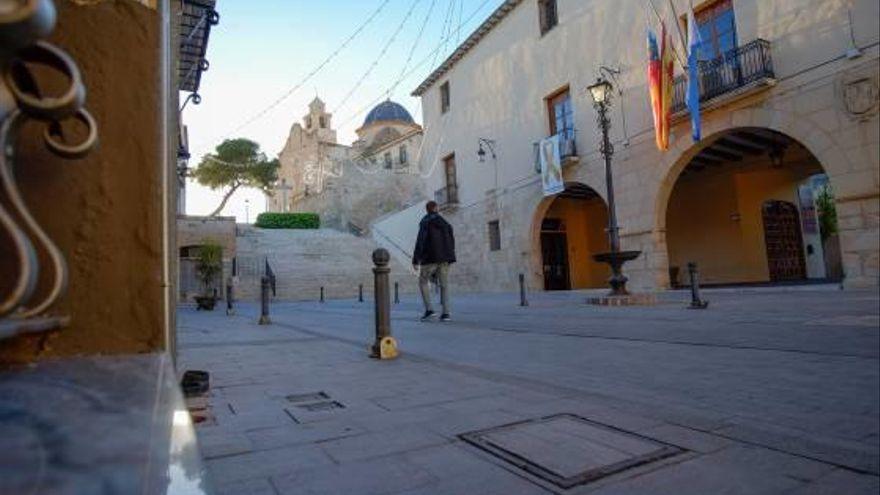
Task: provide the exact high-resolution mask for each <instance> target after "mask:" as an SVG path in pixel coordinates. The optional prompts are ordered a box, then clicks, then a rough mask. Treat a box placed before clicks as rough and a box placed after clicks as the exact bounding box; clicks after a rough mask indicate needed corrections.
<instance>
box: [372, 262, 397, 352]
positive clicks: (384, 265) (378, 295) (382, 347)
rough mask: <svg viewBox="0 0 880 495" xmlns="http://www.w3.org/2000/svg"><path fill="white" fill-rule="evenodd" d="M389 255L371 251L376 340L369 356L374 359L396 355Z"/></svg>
mask: <svg viewBox="0 0 880 495" xmlns="http://www.w3.org/2000/svg"><path fill="white" fill-rule="evenodd" d="M389 261H391V255H389V254H388V251H387V250H385V249H382V248H379V249H377V250H375V251H373V263H374V264H375V265H376V266H375V267H374V268H373V275H374V278H375V293H374V299H375V306H376V308H375V311H376V341H375V342H374V343H373V347H372V348H371V349H370V351H371V352H370V357H372V358H375V359H394V358H396V357H397V354H398V353H397V342H396V341H395V340H394V338H393V337H392V336H391V294H390V292H391V291H390V290H389V289H391V287H390V286H389V273H391V268H389V267H388V262H389Z"/></svg>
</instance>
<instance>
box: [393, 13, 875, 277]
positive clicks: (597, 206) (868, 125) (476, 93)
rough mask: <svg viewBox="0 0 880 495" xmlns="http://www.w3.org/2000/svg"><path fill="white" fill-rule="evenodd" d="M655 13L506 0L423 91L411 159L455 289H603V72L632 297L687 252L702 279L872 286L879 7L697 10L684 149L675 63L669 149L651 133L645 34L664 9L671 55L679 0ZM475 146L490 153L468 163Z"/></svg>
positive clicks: (667, 273)
mask: <svg viewBox="0 0 880 495" xmlns="http://www.w3.org/2000/svg"><path fill="white" fill-rule="evenodd" d="M660 4H666V5H659V7H661V8H660V9H659V10H658V11H657V12H654V11H652V9H650V8H647V7H646V3H645V2H643V1H636V0H622V1H620V2H607V1H603V0H541V1H538V0H508V1H506V2H504V3H503V4H502V5H501V6H500V7H499V9H498V10H497V11H496V12H495V13H494V14H493V15H492V16H490V18H489V19H488V20H487V21H486V22H485V23H484V25H482V26H481V27H480V28H479V29H478V30H477V31H476V32H475V33H474V34H473V35H472V36H471V37H470V38H469V39H467V40H466V41H465V42H464V43H463V44H462V45H461V47H459V48H458V49H457V50H456V51H455V52H454V53H453V55H452V56H450V58H449V59H448V60H446V61H445V62H444V63H443V64H442V65H441V66H440V67H439V68H438V69H437V70H436V71H435V72H434V73H432V74H431V75H430V76H429V77H428V79H427V80H425V81H424V83H423V84H421V85H420V86H419V87H418V88H417V90H416V91H415V93H414V95H415V96H419V97H421V98H422V106H423V113H424V118H425V130H426V131H425V138H424V139H425V145H424V148H425V149H426V150H428V152H426V153H424V154H423V156H422V160H421V162H420V167H421V169H422V172H423V173H424V174H425V175H426V176H427V177H428V178H427V189H428V191H431V192H434V191H436V193H433V195H436V198H437V199H438V200H440V202H441V203H442V204H443V209H444V213H445V215H446V216H447V218H448V219H449V220H450V221H451V222H452V223H453V225H454V226H455V228H456V233H457V237H458V244H459V252H460V256H459V263H458V265H457V266H456V268H455V270H454V271H453V276H454V277H455V278H457V283H458V284H460V285H463V286H464V287H467V288H468V289H472V290H502V289H503V290H510V289H513V288H515V287H516V283H517V282H516V281H517V275H518V273H525V274H527V278H528V281H529V284H530V285H531V286H532V287H534V288H541V287H543V288H545V289H566V288H589V287H602V286H604V285H605V282H604V280H605V279H606V277H607V275H608V271H607V268H605V267H604V266H603V265H600V264H597V263H595V262H594V261H593V259H592V256H593V255H595V254H597V253H599V252H602V251H605V250H607V249H608V247H607V241H606V239H605V231H604V229H605V227H606V225H607V207H606V200H605V196H606V184H605V173H604V166H603V161H602V158H601V156H600V154H599V153H598V151H597V150H598V143H599V133H598V130H597V126H596V124H595V119H596V112H595V110H594V108H593V102H592V99H591V97H590V95H589V94H588V92H587V91H586V88H587V87H588V86H589V85H591V84H593V83H594V82H595V81H596V78H597V76H599V75H600V68H601V67H606V68H608V69H611V70H610V71H604V74H612V76H611V80H612V82H613V83H614V85H615V92H614V95H613V107H612V113H611V120H612V131H611V132H612V135H611V138H612V141H613V144H614V147H615V150H616V152H615V154H614V161H613V173H614V183H615V193H616V200H617V201H616V202H617V215H618V220H619V224H620V228H621V231H620V235H621V242H622V249H624V250H638V251H641V255H640V256H639V257H638V258H637V259H636V260H635V261H633V262H630V263H628V264H627V265H626V266H625V272H626V274H627V275H628V276H629V278H630V281H631V286H632V287H635V288H637V289H643V290H652V289H662V288H666V287H670V286H671V285H675V284H676V283H677V282H679V283H680V282H683V281H684V280H683V279H684V278H685V277H684V273H683V272H684V271H685V266H686V264H687V263H688V262H691V261H695V262H697V263H698V264H699V265H700V267H701V272H702V274H703V277H704V279H705V280H706V281H707V282H708V283H716V284H730V283H766V282H783V281H786V282H787V281H798V280H806V279H829V278H830V279H833V278H834V277H835V274H838V273H841V272H842V276H843V277H844V284H845V286H846V287H865V286H877V285H878V277H880V259H878V257H880V254H878V251H880V205H878V203H880V126H878V104H880V100H878V98H880V95H878V83H880V81H878V73H880V72H878V55H880V50H878V42H880V34H878V23H877V18H878V14H880V12H878V9H880V7H878V4H877V2H876V1H873V0H855V1H852V2H843V1H831V2H829V1H824V0H776V1H773V2H766V1H761V0H720V1H719V0H713V1H705V2H695V3H694V10H695V13H696V18H697V20H698V23H699V24H700V26H701V31H704V32H705V33H707V34H706V36H707V37H708V39H704V40H703V43H704V45H703V51H702V53H701V59H702V60H701V63H700V66H699V67H700V77H701V82H700V84H701V89H702V94H701V101H702V103H703V109H702V117H703V139H702V140H701V141H699V142H696V143H695V142H693V140H692V138H691V132H690V121H689V118H688V115H687V112H686V110H684V107H683V91H681V89H682V88H683V86H682V84H683V82H684V80H683V78H682V74H683V68H682V64H681V63H677V64H676V70H675V76H676V78H677V81H678V83H677V85H676V88H677V91H676V105H677V106H676V109H675V110H676V114H675V116H674V122H673V126H674V127H673V129H672V136H671V139H670V141H671V145H670V147H669V149H668V150H667V151H665V152H664V151H659V150H658V149H657V147H656V145H655V139H654V131H653V127H654V126H653V120H652V115H651V105H650V99H649V92H648V87H647V53H646V49H645V25H651V26H656V27H657V28H658V30H659V18H662V19H663V20H664V21H665V23H666V25H667V26H668V27H669V30H670V32H671V33H672V37H673V42H674V45H675V46H676V50H677V51H678V53H684V50H683V48H682V47H683V46H686V44H687V40H686V39H685V38H686V36H687V34H686V33H687V29H686V26H684V25H683V22H684V15H685V14H686V13H687V11H688V7H689V6H690V5H691V3H690V2H687V1H685V0H673V1H672V2H670V3H666V2H660ZM677 23H682V29H681V30H679V29H677V26H676V24H677ZM809 33H821V36H820V35H815V36H814V35H811V34H809ZM682 62H684V61H682ZM555 134H559V135H560V138H561V139H560V141H561V143H562V145H561V146H560V147H561V149H560V152H561V153H560V154H561V155H562V156H563V157H564V158H565V160H564V165H563V176H564V181H565V183H566V190H565V192H564V193H562V194H560V195H556V196H546V197H545V195H544V194H543V190H542V185H541V184H542V182H541V178H540V175H539V173H537V172H536V153H535V148H536V143H538V142H539V141H541V140H542V139H544V138H546V137H548V136H551V135H555ZM481 138H482V139H485V140H487V141H488V142H490V143H491V145H492V148H493V149H492V153H491V155H492V156H494V157H495V158H494V159H492V158H491V157H490V158H487V157H486V156H485V155H484V156H483V158H484V160H481V159H480V157H479V156H478V155H477V153H476V150H477V149H478V146H479V145H480V141H479V140H480V139H481ZM822 184H828V185H829V186H830V191H832V192H833V195H834V200H833V202H832V203H831V204H833V205H835V206H836V215H837V220H838V232H837V233H836V234H835V233H832V232H829V231H827V230H826V232H825V234H834V235H823V232H822V231H821V229H820V226H819V224H820V223H821V222H819V219H818V212H817V208H818V207H819V201H818V199H819V197H820V195H821V194H822V193H823V189H822V187H821V185H822ZM409 235H410V236H414V232H411V233H409ZM401 237H405V236H400V235H398V236H397V238H401ZM835 253H839V255H835Z"/></svg>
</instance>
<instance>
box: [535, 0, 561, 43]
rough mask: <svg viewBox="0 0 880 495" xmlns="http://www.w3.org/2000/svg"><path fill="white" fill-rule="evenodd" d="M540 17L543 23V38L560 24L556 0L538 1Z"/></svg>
mask: <svg viewBox="0 0 880 495" xmlns="http://www.w3.org/2000/svg"><path fill="white" fill-rule="evenodd" d="M538 17H539V20H540V22H541V35H542V36H543V35H545V34H547V32H548V31H550V30H551V29H553V28H554V27H556V25H557V24H559V14H558V13H557V10H556V0H538Z"/></svg>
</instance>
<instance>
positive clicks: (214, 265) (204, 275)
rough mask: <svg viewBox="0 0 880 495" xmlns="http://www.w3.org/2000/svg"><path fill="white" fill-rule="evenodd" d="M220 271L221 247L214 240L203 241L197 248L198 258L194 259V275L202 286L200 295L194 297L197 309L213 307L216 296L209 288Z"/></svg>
mask: <svg viewBox="0 0 880 495" xmlns="http://www.w3.org/2000/svg"><path fill="white" fill-rule="evenodd" d="M222 271H223V247H221V246H220V245H219V244H217V243H214V242H210V241H208V242H205V243H204V244H202V245H201V247H200V248H199V258H198V261H196V275H197V276H198V278H199V281H200V282H201V283H202V287H203V288H204V292H203V293H202V296H200V297H196V302H198V304H199V309H208V310H212V309H214V304H216V302H217V296H216V295H215V294H214V292H213V291H212V290H211V289H212V287H213V285H214V282H215V281H216V279H217V276H218V275H220V273H221V272H222Z"/></svg>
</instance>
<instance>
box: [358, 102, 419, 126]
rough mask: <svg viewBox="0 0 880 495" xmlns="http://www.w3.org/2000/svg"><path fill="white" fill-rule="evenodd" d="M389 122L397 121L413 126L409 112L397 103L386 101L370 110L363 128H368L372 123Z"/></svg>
mask: <svg viewBox="0 0 880 495" xmlns="http://www.w3.org/2000/svg"><path fill="white" fill-rule="evenodd" d="M389 120H397V121H403V122H407V123H410V124H415V121H414V120H413V118H412V115H410V114H409V112H407V111H406V108H403V105H401V104H399V103H394V102H393V101H391V100H386V101H384V102H382V103H380V104H379V105H378V106H377V107H376V108H374V109H372V110H370V113H369V114H367V119H366V120H365V121H364V126H368V125H370V124H372V123H374V122H383V121H389Z"/></svg>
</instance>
